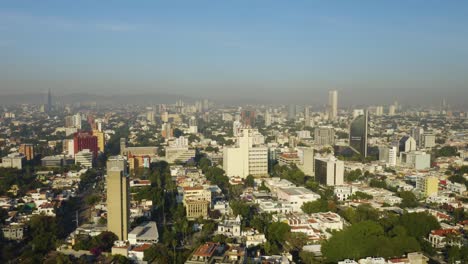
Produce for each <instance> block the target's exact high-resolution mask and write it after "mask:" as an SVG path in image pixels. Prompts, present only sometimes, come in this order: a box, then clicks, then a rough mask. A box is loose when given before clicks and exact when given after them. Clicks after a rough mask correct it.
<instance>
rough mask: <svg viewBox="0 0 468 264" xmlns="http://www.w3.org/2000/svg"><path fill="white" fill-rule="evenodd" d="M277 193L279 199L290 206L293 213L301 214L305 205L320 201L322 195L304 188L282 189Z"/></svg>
mask: <svg viewBox="0 0 468 264" xmlns="http://www.w3.org/2000/svg"><path fill="white" fill-rule="evenodd" d="M276 191H277V196H278V199H279V200H281V201H284V202H286V203H287V204H288V205H290V206H291V207H292V209H293V212H301V211H302V209H301V207H302V205H303V204H304V203H306V202H313V201H316V200H318V199H320V195H318V194H316V193H314V192H312V191H311V190H309V189H306V188H304V187H280V188H278V189H277V190H276Z"/></svg>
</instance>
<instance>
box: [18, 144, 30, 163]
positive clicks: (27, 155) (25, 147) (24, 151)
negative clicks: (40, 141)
mask: <svg viewBox="0 0 468 264" xmlns="http://www.w3.org/2000/svg"><path fill="white" fill-rule="evenodd" d="M18 152H19V153H21V154H23V155H24V157H25V158H26V160H32V159H34V145H33V144H21V145H20V147H19V149H18Z"/></svg>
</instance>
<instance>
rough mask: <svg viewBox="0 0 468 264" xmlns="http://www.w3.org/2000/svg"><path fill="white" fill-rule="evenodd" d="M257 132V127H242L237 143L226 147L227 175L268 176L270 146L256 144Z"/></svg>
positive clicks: (224, 151) (225, 162)
mask: <svg viewBox="0 0 468 264" xmlns="http://www.w3.org/2000/svg"><path fill="white" fill-rule="evenodd" d="M257 134H259V132H258V130H256V129H249V128H244V129H241V131H240V133H239V135H238V137H237V145H236V146H233V147H225V148H224V150H223V168H224V170H225V171H226V175H227V176H229V177H234V176H239V177H242V178H245V177H247V175H249V174H251V175H253V176H257V177H261V176H268V148H267V147H264V146H260V145H256V144H255V141H256V139H255V138H256V135H257Z"/></svg>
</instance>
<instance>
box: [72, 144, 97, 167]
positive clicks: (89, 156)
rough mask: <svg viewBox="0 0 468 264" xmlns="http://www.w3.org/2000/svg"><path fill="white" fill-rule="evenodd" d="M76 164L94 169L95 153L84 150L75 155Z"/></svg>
mask: <svg viewBox="0 0 468 264" xmlns="http://www.w3.org/2000/svg"><path fill="white" fill-rule="evenodd" d="M75 164H76V165H78V164H80V165H81V166H83V167H85V168H92V167H93V153H92V152H91V151H90V150H89V149H83V150H82V151H80V152H78V153H76V154H75Z"/></svg>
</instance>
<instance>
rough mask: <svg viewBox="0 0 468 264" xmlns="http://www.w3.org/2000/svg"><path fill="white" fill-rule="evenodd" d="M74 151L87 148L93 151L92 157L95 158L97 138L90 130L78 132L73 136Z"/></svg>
mask: <svg viewBox="0 0 468 264" xmlns="http://www.w3.org/2000/svg"><path fill="white" fill-rule="evenodd" d="M73 143H74V149H73V150H74V151H75V155H76V153H78V152H80V151H82V150H83V149H89V150H90V151H91V152H92V153H93V158H94V159H95V158H97V155H98V152H99V148H98V138H97V137H96V136H93V135H92V133H90V132H78V133H75V135H74V136H73Z"/></svg>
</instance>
